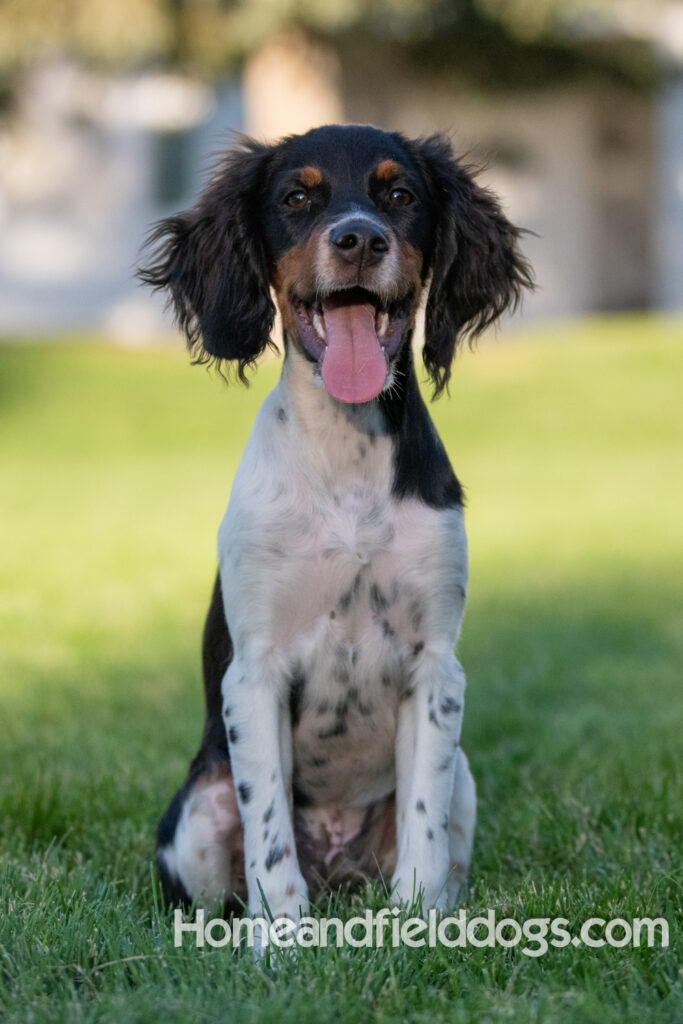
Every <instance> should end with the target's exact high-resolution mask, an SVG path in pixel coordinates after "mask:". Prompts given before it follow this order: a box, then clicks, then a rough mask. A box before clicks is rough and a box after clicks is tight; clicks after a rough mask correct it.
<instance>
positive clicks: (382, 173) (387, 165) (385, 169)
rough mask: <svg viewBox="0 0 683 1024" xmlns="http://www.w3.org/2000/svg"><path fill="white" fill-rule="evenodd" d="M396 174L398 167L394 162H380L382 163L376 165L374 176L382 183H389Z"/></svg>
mask: <svg viewBox="0 0 683 1024" xmlns="http://www.w3.org/2000/svg"><path fill="white" fill-rule="evenodd" d="M398 172H399V166H398V164H397V163H396V161H395V160H382V162H381V163H379V164H378V165H377V170H376V171H375V174H376V176H377V177H378V178H381V179H382V181H391V179H392V178H395V177H396V175H397V174H398Z"/></svg>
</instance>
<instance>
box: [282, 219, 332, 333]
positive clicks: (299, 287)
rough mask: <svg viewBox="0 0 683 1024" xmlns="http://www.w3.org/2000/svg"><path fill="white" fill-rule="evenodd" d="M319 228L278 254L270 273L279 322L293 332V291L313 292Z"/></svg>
mask: <svg viewBox="0 0 683 1024" xmlns="http://www.w3.org/2000/svg"><path fill="white" fill-rule="evenodd" d="M319 234H320V232H319V231H317V230H316V231H313V232H312V233H311V235H310V236H309V238H307V239H306V241H305V242H304V243H303V244H302V245H295V246H294V247H293V248H292V249H288V250H287V252H286V253H285V254H284V256H282V257H281V258H280V260H279V261H278V263H277V265H276V267H275V274H274V276H273V288H274V290H275V297H276V299H277V304H278V307H279V309H280V315H281V316H282V326H283V327H284V329H285V331H286V332H287V333H288V334H290V335H291V334H295V333H296V329H295V326H294V325H295V320H294V311H293V310H292V304H291V299H292V295H299V296H307V295H314V294H315V292H316V278H317V269H316V268H317V253H318V239H319Z"/></svg>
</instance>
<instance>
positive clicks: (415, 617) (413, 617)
mask: <svg viewBox="0 0 683 1024" xmlns="http://www.w3.org/2000/svg"><path fill="white" fill-rule="evenodd" d="M408 614H409V615H410V625H411V626H412V627H413V629H414V630H415V632H416V633H417V631H418V629H420V627H421V626H422V621H423V619H424V615H423V613H422V608H421V607H420V603H419V601H413V602H412V604H411V606H410V609H409V612H408Z"/></svg>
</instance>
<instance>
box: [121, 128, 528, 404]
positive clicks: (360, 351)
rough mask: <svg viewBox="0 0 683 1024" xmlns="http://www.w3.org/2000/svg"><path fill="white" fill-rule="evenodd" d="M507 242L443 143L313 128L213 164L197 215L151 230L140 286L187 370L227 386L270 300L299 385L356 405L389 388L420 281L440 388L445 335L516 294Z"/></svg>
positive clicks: (260, 345) (451, 336)
mask: <svg viewBox="0 0 683 1024" xmlns="http://www.w3.org/2000/svg"><path fill="white" fill-rule="evenodd" d="M518 235H519V231H518V229H516V228H515V227H513V225H511V224H510V222H509V221H508V220H507V219H506V218H505V216H504V215H503V213H502V211H501V209H500V207H499V205H498V203H497V201H496V200H495V198H494V197H493V196H492V195H491V194H490V193H489V192H487V191H486V190H484V189H482V188H480V187H479V186H478V185H476V184H475V183H474V181H473V180H472V178H471V177H470V176H469V174H468V173H467V171H466V170H465V169H464V168H462V167H461V166H460V165H459V164H458V163H457V162H456V160H455V159H454V157H453V154H452V152H451V149H450V146H449V144H448V142H447V141H446V140H445V139H443V138H441V137H439V136H433V137H431V138H428V139H425V140H418V141H409V140H407V139H405V138H404V137H403V136H401V135H399V134H397V133H387V132H383V131H379V130H378V129H375V128H371V127H363V126H355V125H346V126H339V125H336V126H327V127H324V128H316V129H313V130H312V131H310V132H308V133H306V134H305V135H300V136H292V137H290V138H288V139H284V140H283V141H282V142H280V143H279V144H277V145H273V146H266V145H260V144H258V143H255V142H251V141H247V142H245V143H244V144H243V146H242V147H241V148H239V149H236V150H233V151H231V152H230V153H228V155H227V157H225V159H224V160H223V161H222V163H221V164H220V166H219V167H218V169H217V172H216V174H215V176H214V178H213V179H212V181H211V183H210V184H209V186H208V187H207V189H206V190H205V192H204V193H203V194H202V196H201V197H200V200H199V202H198V203H197V206H196V207H195V208H194V209H193V210H191V211H189V212H188V213H186V214H180V215H179V216H177V217H172V218H169V220H167V221H163V222H162V223H161V224H160V225H159V226H158V228H157V230H156V232H155V235H154V236H153V239H154V240H155V241H159V240H162V246H161V248H160V250H159V253H158V261H157V262H156V263H155V264H153V265H152V266H151V267H150V268H148V269H147V270H143V271H142V272H141V277H142V279H143V280H144V281H146V282H147V283H149V284H152V285H153V286H154V287H166V288H168V289H169V290H170V292H171V296H172V299H173V302H174V305H175V310H176V313H177V317H178V320H179V322H180V324H181V326H182V327H183V328H184V329H185V331H186V334H187V337H188V342H189V344H190V347H191V348H192V349H193V350H195V351H196V350H199V352H198V355H199V358H200V360H201V359H203V358H208V357H213V358H215V359H217V360H224V359H225V360H237V362H238V365H239V370H240V374H241V375H242V374H243V371H244V368H245V367H246V366H247V365H248V364H250V363H252V362H253V361H254V360H255V359H256V358H257V357H258V355H259V354H260V353H261V352H262V351H263V350H264V348H265V347H266V345H267V344H268V341H269V337H270V331H271V329H272V325H273V317H274V306H273V302H272V298H271V288H272V289H273V290H274V292H275V295H276V298H277V302H278V305H279V308H280V312H281V315H282V320H283V325H284V329H285V332H286V337H287V339H288V341H289V342H291V343H292V344H294V345H296V346H297V347H298V348H299V349H300V350H301V352H303V354H304V355H305V356H306V357H307V359H308V360H309V361H310V363H311V372H312V373H313V374H319V375H320V376H321V377H322V382H323V384H324V386H325V388H326V389H327V391H328V392H329V394H330V395H331V396H332V397H333V398H335V399H337V400H339V401H342V402H353V403H358V402H366V401H369V400H370V399H372V398H374V397H376V396H377V395H378V394H379V393H380V392H381V391H382V390H383V389H384V388H385V387H388V386H389V385H390V384H391V381H392V367H393V364H394V363H395V361H396V359H397V357H398V354H399V353H400V351H401V349H402V347H403V346H404V345H406V344H407V343H408V341H409V338H410V335H411V334H412V329H413V324H414V318H415V312H416V309H417V306H418V304H419V301H420V297H421V294H422V291H423V288H424V286H425V283H426V282H427V280H428V279H430V286H429V295H428V299H427V307H426V319H425V346H424V353H423V355H424V361H425V364H426V366H427V369H428V370H429V372H430V374H431V376H432V379H433V381H434V383H435V386H436V389H437V391H438V390H440V389H441V388H443V386H444V385H445V384H446V382H447V380H448V377H449V374H450V366H451V362H452V358H453V354H454V350H455V346H456V343H457V341H458V340H459V338H460V336H461V335H463V334H466V333H468V332H469V333H470V334H476V333H478V332H479V331H481V330H482V329H483V328H484V327H485V326H486V325H487V324H489V323H491V322H492V321H493V320H495V319H496V318H497V317H498V316H499V315H500V314H501V313H502V312H503V311H504V310H505V309H506V308H508V307H510V306H514V305H515V304H516V303H517V301H518V300H519V297H520V293H521V290H522V288H523V287H530V286H531V273H530V270H529V267H528V264H527V263H526V261H525V260H524V258H523V257H522V256H521V254H520V253H519V250H518V247H517V239H518Z"/></svg>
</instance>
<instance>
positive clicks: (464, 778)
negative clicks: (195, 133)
mask: <svg viewBox="0 0 683 1024" xmlns="http://www.w3.org/2000/svg"><path fill="white" fill-rule="evenodd" d="M520 235H521V231H520V229H519V228H517V227H515V226H514V225H512V224H511V223H510V222H509V220H508V219H507V218H506V216H505V215H504V213H503V211H502V209H501V207H500V205H499V203H498V201H497V199H496V198H495V197H494V195H493V194H491V193H490V192H489V191H487V190H486V189H484V188H483V187H481V186H480V185H479V184H477V183H476V181H475V180H474V177H473V176H472V174H471V172H470V170H469V169H468V168H467V167H465V166H463V165H461V164H460V163H459V162H458V161H457V160H456V158H455V157H454V155H453V151H452V148H451V145H450V143H449V141H448V140H447V139H446V138H445V137H443V136H440V135H434V136H430V137H426V138H422V139H418V140H409V139H407V138H406V137H404V136H403V135H401V134H399V133H395V132H385V131H381V130H379V129H376V128H373V127H369V126H358V125H344V126H338V125H337V126H334V125H332V126H325V127H320V128H315V129H313V130H311V131H309V132H307V133H306V134H303V135H299V136H290V137H288V138H285V139H283V140H282V141H280V142H279V143H277V144H273V145H267V144H262V143H259V142H256V141H253V140H250V139H242V140H241V142H240V144H239V145H238V146H236V147H235V148H233V149H231V150H229V151H228V152H227V154H225V155H224V156H223V157H222V158H221V159H220V162H219V163H218V164H217V165H216V167H215V169H214V174H213V177H212V178H211V180H210V181H209V184H208V185H207V187H206V188H205V190H204V192H203V193H202V195H201V196H200V198H199V200H198V202H197V204H196V206H195V207H194V208H193V209H191V210H189V211H188V212H185V213H180V214H179V215H177V216H173V217H170V218H168V219H166V220H164V221H162V222H160V223H159V224H158V225H157V226H156V229H155V230H154V231H153V234H152V237H151V239H150V242H151V245H152V247H153V255H152V256H150V258H149V264H148V265H147V266H146V267H144V268H143V269H141V271H140V272H139V274H140V277H141V278H142V280H143V281H144V282H145V283H147V284H148V285H151V286H152V287H153V288H155V289H164V290H167V292H168V294H169V297H170V301H171V303H172V306H173V308H174V311H175V316H176V319H177V322H178V324H179V326H180V328H181V329H182V330H183V331H184V333H185V335H186V337H187V342H188V345H189V348H190V351H191V352H192V354H193V355H194V356H195V359H196V361H198V362H207V361H213V362H215V363H217V364H218V365H219V366H220V367H222V368H226V367H230V365H231V364H232V365H233V366H234V367H235V369H236V372H237V375H238V376H239V377H240V378H242V379H244V378H245V373H246V370H247V369H248V368H249V367H250V366H251V365H252V364H253V363H254V362H255V361H256V360H257V359H258V357H259V356H260V355H261V354H262V353H263V352H264V350H265V349H266V348H267V346H268V345H269V344H272V342H271V330H272V328H273V324H274V317H275V313H276V309H275V302H274V301H273V297H274V298H275V301H276V303H277V309H278V310H279V313H280V316H281V321H282V327H283V337H284V353H285V355H284V362H283V367H282V375H281V377H280V380H279V383H278V384H277V386H276V387H275V389H274V390H273V391H272V393H271V394H270V395H269V396H268V397H267V398H266V400H265V401H264V403H263V405H262V406H261V408H260V410H259V412H258V415H257V418H256V421H255V424H254V427H253V431H252V433H251V436H250V438H249V441H248V444H247V447H246V450H245V452H244V456H243V459H242V461H241V464H240V466H239V469H238V471H237V474H236V476H235V480H234V483H233V487H232V493H231V497H230V501H229V504H228V508H227V511H226V513H225V517H224V519H223V521H222V523H221V526H220V529H219V533H218V563H219V568H218V576H217V579H216V582H215V586H214V590H213V597H212V600H211V605H210V608H209V612H208V617H207V620H206V627H205V630H204V639H203V668H204V683H205V691H206V721H205V726H204V732H203V737H202V741H201V746H200V749H199V752H198V754H197V756H196V757H195V759H194V761H193V762H192V764H191V767H190V770H189V775H188V777H187V779H186V781H185V782H184V784H183V785H182V787H181V788H180V790H179V791H178V792H177V793H176V795H175V796H174V798H173V800H172V801H171V804H170V806H169V808H168V810H167V811H166V813H165V814H164V816H163V818H162V820H161V823H160V825H159V829H158V834H157V865H158V870H159V874H160V878H161V882H162V887H163V891H164V895H165V898H166V900H167V902H169V903H171V904H191V903H192V902H196V903H203V904H205V905H211V904H214V903H215V901H217V900H222V901H223V902H224V905H225V907H226V910H230V909H232V910H237V911H239V909H240V908H241V907H242V906H243V905H244V903H245V901H246V904H247V905H248V908H249V912H250V913H251V914H259V913H262V912H263V911H264V908H266V909H267V911H268V912H269V913H270V914H272V915H273V917H276V918H277V917H282V916H287V917H289V918H290V919H292V920H293V921H299V920H300V917H301V915H305V914H307V913H308V910H309V896H311V895H315V894H317V893H320V892H321V891H324V889H325V887H327V886H330V885H337V884H338V883H340V882H347V881H353V880H358V879H368V878H376V877H382V878H385V879H387V880H388V879H391V895H392V899H393V900H394V901H395V902H397V903H401V904H411V905H413V904H415V902H416V901H419V904H420V906H421V907H422V909H423V910H424V911H426V910H427V908H432V907H433V908H436V909H437V910H444V909H446V908H449V907H450V906H452V905H453V904H454V903H455V902H456V901H457V899H458V895H459V891H460V888H461V886H462V884H463V882H464V881H465V879H466V876H467V873H468V869H469V864H470V858H471V851H472V841H473V834H474V826H475V816H476V807H475V803H476V802H475V785H474V782H473V779H472V775H471V772H470V769H469V765H468V761H467V758H466V756H465V754H464V752H463V750H462V749H461V747H460V732H461V725H462V717H463V697H464V690H465V676H464V673H463V670H462V668H461V666H460V664H459V662H458V660H457V658H456V656H455V653H454V651H455V646H456V643H457V640H458V635H459V631H460V626H461V622H462V617H463V612H464V607H465V594H466V587H467V546H466V538H465V529H464V525H463V494H462V489H461V486H460V483H459V481H458V479H457V477H456V475H455V473H454V472H453V469H452V468H451V465H450V462H449V459H448V456H447V454H446V451H445V448H444V446H443V444H442V442H441V440H440V438H439V436H438V434H437V432H436V429H435V427H434V424H433V422H432V420H431V418H430V416H429V413H428V411H427V407H426V405H425V403H424V401H423V399H422V397H421V394H420V391H419V388H418V383H417V377H416V370H415V366H414V358H413V347H412V337H413V333H414V326H415V320H416V313H417V310H418V306H419V304H420V301H421V299H422V298H423V296H424V294H425V293H426V305H425V318H424V345H423V348H422V359H423V361H424V365H425V367H426V370H427V373H428V375H429V377H430V378H431V381H432V383H433V385H434V392H435V394H436V395H438V394H440V393H441V392H443V391H444V390H445V389H446V387H447V384H448V381H449V376H450V373H451V363H452V361H453V357H454V352H455V349H456V345H457V344H458V343H459V342H460V341H461V340H462V339H463V338H466V337H469V338H470V339H471V338H474V337H476V336H477V335H478V334H479V333H480V332H481V331H482V330H483V329H484V328H485V327H487V326H488V325H489V324H491V323H493V321H495V320H496V319H497V318H498V317H499V316H500V315H501V314H502V313H503V312H504V311H506V310H514V308H515V307H516V306H517V304H518V302H519V300H520V298H521V295H522V293H523V290H524V289H526V288H531V287H532V286H533V278H532V271H531V269H530V266H529V264H528V262H527V261H526V259H525V258H524V256H523V255H522V253H521V252H520V248H519V238H520Z"/></svg>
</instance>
